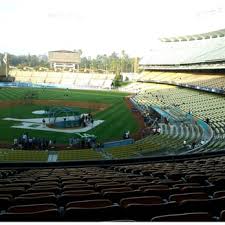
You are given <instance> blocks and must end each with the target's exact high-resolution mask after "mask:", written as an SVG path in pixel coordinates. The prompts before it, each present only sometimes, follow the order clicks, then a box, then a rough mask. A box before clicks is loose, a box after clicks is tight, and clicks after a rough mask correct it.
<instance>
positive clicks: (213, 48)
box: [140, 29, 225, 70]
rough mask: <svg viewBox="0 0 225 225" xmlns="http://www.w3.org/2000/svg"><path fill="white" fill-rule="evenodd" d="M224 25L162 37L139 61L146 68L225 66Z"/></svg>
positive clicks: (169, 68) (181, 68)
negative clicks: (200, 31) (217, 27)
mask: <svg viewBox="0 0 225 225" xmlns="http://www.w3.org/2000/svg"><path fill="white" fill-rule="evenodd" d="M224 41H225V29H221V30H217V31H213V32H207V33H201V34H194V35H186V36H177V37H163V38H160V39H159V44H158V46H157V47H154V48H153V49H151V51H150V52H148V54H147V55H145V56H144V57H143V58H142V60H141V61H140V67H141V68H142V69H144V70H161V69H163V70H193V69H194V70H201V69H225V44H224V43H225V42H224Z"/></svg>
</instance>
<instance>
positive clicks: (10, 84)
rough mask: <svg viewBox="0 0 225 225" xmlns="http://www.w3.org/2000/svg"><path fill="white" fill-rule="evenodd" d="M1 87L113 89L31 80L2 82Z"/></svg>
mask: <svg viewBox="0 0 225 225" xmlns="http://www.w3.org/2000/svg"><path fill="white" fill-rule="evenodd" d="M0 87H15V88H24V87H29V88H61V89H67V88H68V89H79V90H80V89H83V90H111V88H108V89H106V88H101V87H89V86H79V87H77V86H74V85H69V84H46V83H40V84H33V83H30V82H0Z"/></svg>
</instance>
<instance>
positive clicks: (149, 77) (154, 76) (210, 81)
mask: <svg viewBox="0 0 225 225" xmlns="http://www.w3.org/2000/svg"><path fill="white" fill-rule="evenodd" d="M139 81H143V82H159V83H160V82H161V83H173V84H178V85H179V84H189V85H195V86H199V87H206V88H217V89H220V90H225V75H224V74H221V75H220V74H216V73H215V74H213V73H211V74H210V73H205V74H204V73H201V74H199V73H196V72H188V73H185V72H165V71H164V72H160V71H153V72H147V71H146V72H143V73H142V76H141V77H140V78H139Z"/></svg>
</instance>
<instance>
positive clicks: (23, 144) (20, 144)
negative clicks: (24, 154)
mask: <svg viewBox="0 0 225 225" xmlns="http://www.w3.org/2000/svg"><path fill="white" fill-rule="evenodd" d="M55 144H56V141H55V140H49V139H47V138H37V137H31V136H29V135H28V133H24V134H23V135H22V136H20V137H18V138H14V140H13V146H12V147H13V149H23V150H32V149H37V150H46V149H51V148H54V146H55Z"/></svg>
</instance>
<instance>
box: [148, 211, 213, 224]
mask: <svg viewBox="0 0 225 225" xmlns="http://www.w3.org/2000/svg"><path fill="white" fill-rule="evenodd" d="M151 221H154V222H157V221H165V222H169V221H181V222H188V221H190V222H198V221H202V222H203V221H212V217H211V215H210V214H209V213H208V212H195V213H182V214H171V215H162V216H157V217H154V218H152V220H151Z"/></svg>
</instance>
